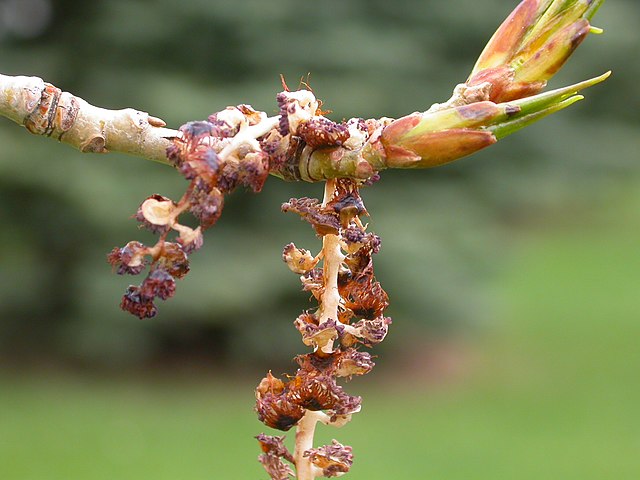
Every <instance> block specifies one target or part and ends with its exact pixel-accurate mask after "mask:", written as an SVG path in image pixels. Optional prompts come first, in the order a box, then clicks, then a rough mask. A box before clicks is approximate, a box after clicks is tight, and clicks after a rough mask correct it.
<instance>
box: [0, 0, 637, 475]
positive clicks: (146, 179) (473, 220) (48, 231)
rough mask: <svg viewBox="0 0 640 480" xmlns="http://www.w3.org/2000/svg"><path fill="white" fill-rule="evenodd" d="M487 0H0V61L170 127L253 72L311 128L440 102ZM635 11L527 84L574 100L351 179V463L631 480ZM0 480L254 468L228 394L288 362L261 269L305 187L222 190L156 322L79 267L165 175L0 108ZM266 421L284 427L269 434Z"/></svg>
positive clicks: (279, 270)
mask: <svg viewBox="0 0 640 480" xmlns="http://www.w3.org/2000/svg"><path fill="white" fill-rule="evenodd" d="M515 4H516V2H515V1H509V2H504V1H498V0H478V1H472V0H450V1H448V2H441V1H437V0H422V1H413V0H396V1H394V2H389V1H386V0H370V1H365V0H361V1H355V0H349V1H345V0H342V1H338V0H331V1H316V2H311V1H301V0H298V1H295V2H294V1H291V0H270V1H258V0H237V1H235V2H228V1H211V0H208V1H204V0H193V1H187V2H172V1H167V0H158V1H154V2H152V1H137V2H131V1H124V0H112V1H108V2H107V1H94V2H83V1H79V0H59V1H51V0H0V72H1V73H4V74H12V75H17V74H24V75H36V76H40V77H42V78H44V79H45V80H46V81H49V82H51V83H53V84H55V85H57V86H59V87H61V88H63V89H65V90H67V91H71V92H73V93H74V94H76V95H78V96H80V97H82V98H84V99H86V100H88V101H90V102H91V103H93V104H96V105H100V106H104V107H109V108H123V107H127V106H131V107H135V108H138V109H141V110H145V111H148V112H150V113H151V114H153V115H155V116H159V117H161V118H163V119H165V120H166V121H167V123H168V124H169V125H170V126H173V127H177V126H179V125H180V124H182V123H184V122H186V121H189V120H194V119H203V118H206V117H207V115H208V114H210V113H211V112H213V111H217V110H220V109H222V108H224V107H225V106H227V105H234V104H238V103H250V104H252V105H253V106H254V107H255V108H258V109H260V110H265V111H267V112H269V113H272V112H275V109H276V107H275V101H274V96H275V93H276V92H277V91H279V89H280V80H279V74H281V73H282V74H284V75H285V77H286V78H287V81H288V83H289V85H291V86H295V85H296V84H297V81H298V79H299V78H301V77H305V78H306V76H307V73H309V72H310V73H311V79H310V84H311V86H312V87H313V89H314V91H315V93H316V94H317V96H318V97H320V98H322V99H323V100H324V101H325V108H329V109H331V110H333V113H332V114H331V115H330V116H331V117H332V118H334V119H341V118H349V117H352V116H363V117H379V116H383V115H385V116H392V117H393V116H401V115H403V114H406V113H409V112H412V111H414V110H424V109H426V108H428V107H429V106H430V105H431V104H432V103H434V102H437V101H443V100H445V99H446V98H448V96H449V94H450V92H451V90H452V88H453V87H454V85H455V84H456V83H458V82H461V81H463V80H464V79H465V78H466V76H467V74H468V72H469V71H470V69H471V66H472V65H473V63H474V61H475V58H476V57H477V55H478V54H479V52H480V50H481V49H482V47H483V45H484V43H486V41H487V40H488V38H489V37H490V35H491V34H492V33H493V31H494V30H495V28H496V27H497V26H498V24H499V23H500V22H501V21H502V20H503V19H504V18H505V17H506V15H507V14H508V13H509V11H510V10H511V9H512V8H513V7H514V6H515ZM638 19H640V4H639V3H638V2H636V1H634V0H617V1H613V0H612V1H609V2H607V3H606V4H605V6H604V7H603V8H602V9H601V11H600V12H599V13H598V15H597V16H596V19H595V22H594V23H595V24H596V25H597V26H599V27H602V28H604V29H605V32H606V33H605V35H604V36H600V37H596V36H591V37H589V38H588V39H587V41H586V42H585V43H584V44H583V45H582V46H581V47H580V48H579V49H578V51H577V53H576V55H575V58H573V59H572V60H570V62H569V63H568V65H567V66H566V67H565V69H564V70H563V71H562V72H561V73H560V74H559V75H558V76H557V77H555V78H554V79H553V80H552V83H551V86H556V87H557V86H561V85H565V84H568V83H573V82H575V81H579V80H582V79H585V78H588V77H591V76H595V75H598V74H600V73H602V72H604V71H606V70H609V69H612V70H613V71H614V75H613V76H612V77H611V78H610V79H609V80H607V82H606V83H605V84H604V85H601V86H598V87H594V88H593V89H591V90H588V91H587V92H586V96H587V99H586V101H584V102H581V103H579V104H577V105H576V106H574V107H572V108H571V109H569V110H568V111H563V112H561V113H559V114H557V115H555V116H553V117H552V118H548V119H546V120H544V121H543V122H541V123H539V124H536V125H535V126H533V127H530V128H528V129H526V130H525V131H523V132H520V133H518V134H516V135H515V136H513V137H509V138H507V139H505V140H503V141H501V142H500V143H499V144H497V145H495V146H493V147H491V148H490V149H488V150H485V151H483V152H481V153H479V154H476V155H474V156H473V157H471V158H469V159H465V160H461V161H459V162H456V163H454V164H451V165H448V166H445V167H441V168H438V169H434V170H430V171H411V172H385V173H384V174H383V177H382V181H380V182H379V183H378V184H376V185H375V186H373V187H371V188H368V189H366V190H364V191H363V197H364V200H365V202H366V204H367V206H368V209H369V212H370V213H371V220H370V225H371V226H370V228H371V229H372V230H373V231H375V232H376V233H378V234H379V235H381V237H382V239H383V248H382V252H381V254H380V255H379V256H378V258H376V259H375V261H376V271H377V276H378V278H379V280H380V281H381V282H382V284H383V286H384V287H385V289H386V290H387V291H388V293H389V295H390V298H391V302H392V305H391V307H390V308H389V310H388V313H389V314H390V315H391V316H392V317H393V318H394V323H393V325H392V328H391V330H390V335H389V337H388V338H387V340H386V341H385V343H384V344H383V345H381V346H380V347H379V348H377V349H376V352H374V353H377V354H378V355H379V357H378V360H377V361H378V364H379V366H378V367H377V369H376V370H375V371H374V372H373V373H372V374H370V375H369V376H367V377H365V378H358V379H356V380H354V381H353V382H351V383H350V384H349V385H348V386H347V389H348V391H350V392H352V393H355V394H361V395H363V397H364V404H363V405H364V407H363V413H362V414H361V415H357V416H356V418H355V419H354V421H353V422H352V423H351V424H350V425H348V426H347V427H345V428H343V429H342V430H341V431H328V430H327V429H323V430H321V431H320V432H319V437H318V442H320V441H324V442H327V441H329V440H330V439H331V438H333V437H336V438H338V439H339V440H340V441H341V442H343V443H350V444H352V445H353V447H354V452H355V456H356V463H355V465H354V467H353V470H352V472H351V473H350V474H349V475H350V478H353V479H365V478H366V479H373V478H440V479H447V480H458V479H460V480H462V479H465V480H466V479H485V478H486V479H489V478H490V479H501V478H509V479H511V478H517V479H540V478H562V479H564V480H569V479H580V480H588V479H594V480H595V479H602V478H616V479H635V478H640V413H639V412H638V408H637V406H638V404H639V402H640V381H639V376H638V367H639V366H640V353H639V351H638V347H637V345H638V335H639V334H640V322H638V320H639V319H640V318H639V317H640V295H639V294H638V290H639V288H638V287H639V286H640V273H639V272H640V268H639V267H640V251H639V248H638V246H639V241H640V188H639V187H640V162H639V161H638V160H640V159H639V158H638V157H639V153H638V152H640V134H639V133H640V132H639V130H638V128H639V124H640V118H639V116H638V111H639V109H640V100H639V97H638V95H637V93H636V92H637V90H636V83H637V79H638V78H640V62H638V58H640V34H639V33H638V31H639V30H638V28H637V22H638ZM0 145H2V153H1V154H0V218H1V219H2V229H0V244H1V245H2V249H1V250H0V479H2V480H49V479H51V480H54V479H56V480H57V479H61V480H62V479H64V480H75V479H77V480H80V479H82V480H91V479H114V478H117V479H122V480H126V479H136V480H139V479H142V478H154V479H156V480H164V479H167V480H168V479H190V480H191V479H198V480H199V479H207V478H238V479H239V478H266V475H265V474H264V473H263V472H262V470H261V467H260V465H259V464H258V463H257V462H255V457H256V456H257V454H258V448H257V443H256V442H255V440H253V438H252V436H253V435H255V434H257V433H259V432H261V431H264V428H263V426H262V425H261V424H260V423H258V422H257V420H256V418H255V415H254V414H253V413H252V404H253V400H252V398H253V397H252V396H253V393H252V389H253V388H254V386H255V384H256V383H257V382H258V380H259V379H260V378H261V376H262V375H263V374H264V373H265V372H266V371H267V370H268V369H273V371H274V372H275V373H280V372H285V371H288V372H291V371H292V370H293V369H294V366H293V364H292V362H291V360H290V359H291V357H292V355H294V354H295V353H296V352H298V353H299V352H302V351H304V349H303V348H302V345H301V343H300V341H299V334H298V332H296V331H295V329H294V328H293V327H292V321H293V319H294V318H295V317H296V316H297V315H298V313H299V312H300V311H301V310H302V309H304V308H309V306H310V304H309V303H308V302H307V295H305V294H303V293H301V292H300V287H299V283H298V280H297V278H296V276H295V275H292V274H291V273H290V272H288V270H287V269H286V267H285V266H284V265H283V264H282V262H281V258H280V252H281V249H282V246H283V245H285V244H286V243H289V242H291V241H294V242H296V244H298V245H299V246H301V247H304V248H309V249H312V250H316V249H317V248H318V240H317V239H316V238H315V237H314V236H313V234H312V231H311V229H310V228H308V226H307V225H306V224H303V223H301V222H300V221H299V220H298V219H297V218H295V217H294V216H286V215H283V214H281V213H280V211H279V207H280V204H281V203H282V202H284V201H286V200H287V199H289V198H290V197H292V196H303V195H305V196H319V195H321V188H322V187H321V185H318V184H315V185H314V184H304V185H302V184H285V183H282V182H280V181H278V180H277V179H270V180H269V181H268V182H267V185H266V187H265V189H264V191H263V192H262V193H261V194H259V195H253V194H250V193H246V192H237V193H235V194H233V195H232V197H231V198H229V200H228V202H227V204H226V206H225V212H224V215H223V217H222V219H221V221H220V222H219V224H218V225H217V226H216V228H214V229H212V230H211V231H210V232H208V235H207V236H206V240H205V247H204V248H203V249H202V250H201V251H199V252H197V253H196V254H194V255H193V256H192V271H191V273H190V274H189V275H188V276H187V277H186V278H185V279H184V280H182V281H181V282H180V283H179V285H178V292H177V295H176V297H175V298H174V299H172V300H171V301H169V302H167V303H166V304H163V305H160V315H159V316H158V317H157V318H155V319H153V320H150V321H139V320H137V319H135V318H133V317H131V316H129V315H127V314H124V313H122V312H121V311H120V310H119V308H118V303H119V298H120V296H121V294H122V292H123V291H124V289H125V288H126V286H127V285H128V282H129V279H128V278H124V277H118V276H117V275H113V274H111V272H110V267H109V266H108V265H107V263H106V261H105V256H106V253H107V252H108V251H110V249H111V248H112V247H113V246H116V245H123V244H124V243H126V242H127V241H129V240H133V239H139V240H143V241H144V240H150V238H151V237H150V236H147V234H146V233H145V232H143V231H140V230H138V229H137V227H136V224H135V222H134V221H133V220H132V219H131V218H130V216H131V214H133V213H134V212H135V210H136V208H137V206H138V205H139V204H140V202H141V201H142V200H143V199H144V198H146V197H147V196H148V195H150V194H152V193H161V194H164V195H167V196H171V197H173V198H176V197H179V195H180V193H181V191H182V189H183V188H184V187H185V183H184V181H183V180H182V178H181V177H180V176H179V175H177V174H176V173H175V172H174V171H173V170H171V169H170V168H167V167H164V166H160V165H157V164H153V163H150V162H144V161H141V160H138V159H135V158H132V157H125V156H120V155H108V156H89V155H81V154H79V153H78V152H76V151H74V150H72V149H70V148H69V147H67V146H63V145H59V144H56V143H54V142H52V141H50V140H47V139H44V138H38V137H35V136H31V135H29V134H27V133H26V132H25V131H24V130H21V129H20V128H19V127H17V126H16V125H14V124H12V123H10V122H9V121H7V120H4V119H2V120H0ZM290 436H292V435H291V434H290Z"/></svg>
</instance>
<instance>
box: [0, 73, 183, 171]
mask: <svg viewBox="0 0 640 480" xmlns="http://www.w3.org/2000/svg"><path fill="white" fill-rule="evenodd" d="M0 115H3V116H5V117H7V118H8V119H10V120H13V121H14V122H16V123H18V124H20V125H23V126H24V127H26V129H27V130H29V131H30V132H31V133H33V134H36V135H44V136H46V137H51V138H55V139H57V140H58V141H60V142H62V143H67V144H69V145H71V146H73V147H75V148H77V149H78V150H80V151H81V152H92V153H107V152H121V153H127V154H129V155H134V156H137V157H142V158H146V159H149V160H155V161H158V162H163V163H167V156H166V149H167V147H169V145H171V140H170V139H171V138H173V137H176V136H178V135H179V133H180V132H178V131H177V130H172V129H169V128H164V127H165V123H164V122H163V121H162V120H160V119H159V118H156V117H152V116H151V115H149V114H148V113H145V112H141V111H138V110H134V109H132V108H125V109H123V110H107V109H105V108H100V107H95V106H93V105H91V104H89V103H88V102H86V101H85V100H83V99H81V98H78V97H76V96H74V95H72V94H70V93H68V92H63V91H62V90H60V89H59V88H57V87H55V86H53V85H51V84H50V83H46V82H44V81H43V80H42V79H40V78H38V77H24V76H17V77H11V76H6V75H0Z"/></svg>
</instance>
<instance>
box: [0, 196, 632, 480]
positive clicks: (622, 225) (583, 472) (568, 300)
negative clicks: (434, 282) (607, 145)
mask: <svg viewBox="0 0 640 480" xmlns="http://www.w3.org/2000/svg"><path fill="white" fill-rule="evenodd" d="M638 191H639V190H638V189H637V188H630V189H629V190H628V191H627V192H618V193H615V194H612V195H611V201H610V202H609V203H608V206H602V207H601V208H600V210H598V211H594V212H592V215H590V216H589V218H590V220H589V221H588V222H584V221H576V222H568V223H567V224H566V226H564V227H558V226H554V228H551V229H549V225H548V224H545V223H543V224H540V225H538V226H535V225H533V226H529V227H528V231H527V232H526V235H522V237H521V238H520V239H516V240H515V243H516V248H515V249H514V254H513V256H512V257H511V258H510V260H509V261H508V262H506V264H505V266H504V267H503V268H502V269H501V271H500V272H499V275H498V276H497V278H496V281H495V284H494V285H493V289H494V294H495V295H496V296H498V297H499V298H501V299H502V300H503V307H504V308H503V309H502V310H501V313H500V318H497V319H496V321H495V322H494V325H493V327H492V328H489V329H487V331H486V332H485V333H484V334H482V335H481V337H480V338H477V337H474V339H473V341H471V342H465V341H464V340H457V342H459V344H460V345H465V346H464V347H462V348H459V349H458V350H456V351H457V352H458V353H457V354H456V355H458V356H459V357H464V358H463V360H462V363H466V364H467V365H468V367H469V368H465V369H462V370H464V373H463V374H462V375H453V376H451V375H449V376H448V377H454V378H455V380H451V379H450V378H449V380H448V381H446V382H437V381H433V380H431V381H424V378H423V376H422V375H421V374H420V371H421V368H422V366H421V365H420V364H416V363H415V362H416V361H417V360H415V359H414V361H413V363H411V361H407V362H408V363H407V364H406V365H404V366H402V365H397V367H398V368H397V370H395V371H392V370H390V369H387V370H384V371H383V372H382V373H380V374H378V375H377V376H376V374H375V373H374V374H372V375H371V377H372V378H363V379H356V380H354V381H353V382H352V383H351V384H350V385H349V386H348V388H349V390H350V391H355V393H358V394H361V395H363V396H364V408H363V411H362V413H361V414H359V415H356V416H355V418H354V420H353V421H352V422H351V424H349V425H348V426H346V427H345V428H343V429H341V430H340V431H336V430H333V429H327V428H321V429H320V431H319V432H318V436H317V441H318V442H328V441H329V440H330V439H331V438H333V437H335V438H338V439H339V440H340V441H342V442H343V443H347V444H351V445H352V446H353V447H354V453H355V464H354V467H353V469H352V472H351V473H350V474H349V478H351V479H353V480H356V479H377V478H379V479H383V478H398V479H400V478H402V479H408V478H425V479H446V480H468V479H477V480H480V479H492V480H495V479H519V480H527V479H532V480H533V479H536V480H537V479H563V480H573V479H575V480H591V479H593V480H601V479H616V480H624V479H629V480H632V479H637V478H640V413H639V409H638V406H639V405H640V382H638V365H640V351H639V349H638V338H639V337H640V322H638V312H639V311H640V295H638V286H639V283H638V267H639V266H640V251H639V249H638V245H639V240H640V218H639V217H638V215H637V206H638V205H640V194H638ZM396 321H397V322H398V323H400V322H402V319H401V318H398V319H396ZM388 342H394V337H393V331H392V332H391V335H390V337H389V339H388ZM461 351H463V352H466V353H460V352H461ZM381 360H385V359H381ZM381 363H382V362H381ZM88 378H91V379H90V380H89V379H88ZM98 378H99V377H98V376H96V375H93V376H91V377H82V376H69V375H66V376H63V377H61V376H58V375H55V374H52V375H49V376H47V375H44V374H42V373H41V374H40V375H38V376H27V377H25V378H19V377H17V376H12V375H10V374H7V373H5V374H3V376H2V377H1V378H0V392H1V394H0V479H2V480H107V479H109V480H113V479H118V480H142V479H154V480H165V479H166V480H169V479H171V480H178V479H179V480H183V479H184V480H187V479H189V480H204V479H258V478H266V475H265V473H264V472H263V471H262V470H261V467H260V465H259V464H258V463H257V462H256V461H255V458H256V456H257V454H258V447H257V444H256V442H255V440H253V438H252V436H254V435H255V434H257V433H259V432H261V431H263V428H262V425H261V424H259V423H258V422H257V420H256V419H255V416H254V415H253V413H252V406H253V405H252V389H253V386H254V384H255V383H256V381H255V380H254V379H250V378H246V377H243V378H239V379H231V378H228V377H221V378H212V377H211V376H208V375H203V376H201V378H200V379H198V377H193V376H188V377H187V378H177V377H175V376H173V377H172V376H170V375H169V376H161V377H158V379H154V378H138V377H136V378H111V379H103V380H99V379H98ZM289 436H290V437H292V436H293V434H292V432H291V433H290V434H289Z"/></svg>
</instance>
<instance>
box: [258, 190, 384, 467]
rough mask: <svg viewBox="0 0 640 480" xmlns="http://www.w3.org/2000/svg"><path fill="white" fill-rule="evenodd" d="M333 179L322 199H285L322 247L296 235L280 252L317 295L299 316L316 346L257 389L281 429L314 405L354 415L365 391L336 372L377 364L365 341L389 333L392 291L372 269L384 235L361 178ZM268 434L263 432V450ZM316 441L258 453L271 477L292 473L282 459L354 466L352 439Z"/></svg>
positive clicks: (331, 415)
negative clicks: (352, 391) (300, 242)
mask: <svg viewBox="0 0 640 480" xmlns="http://www.w3.org/2000/svg"><path fill="white" fill-rule="evenodd" d="M332 184H333V187H334V188H333V190H332V192H331V194H330V195H329V196H328V197H327V196H326V195H325V201H324V202H323V203H320V202H319V201H318V200H315V199H310V198H299V199H295V198H294V199H291V200H289V201H288V202H287V203H285V204H283V206H282V209H283V211H285V212H294V213H297V214H299V215H300V217H301V218H302V219H303V220H306V221H307V222H309V223H310V224H311V226H312V227H313V228H314V229H315V231H316V232H317V234H318V235H319V236H321V237H322V238H323V249H322V251H321V252H320V253H319V254H318V255H317V256H315V257H314V256H313V255H312V254H311V253H310V252H309V251H307V250H304V249H300V248H298V247H296V246H295V245H294V244H292V243H291V244H289V245H287V246H286V247H285V248H284V252H283V260H284V261H285V263H286V264H287V266H288V267H289V268H290V269H291V270H292V271H293V272H294V273H297V274H299V275H300V280H301V282H302V287H303V290H304V291H308V292H310V293H311V294H312V296H313V298H315V299H316V300H317V301H318V308H316V309H315V310H313V311H311V310H309V311H305V312H303V313H302V314H301V315H300V316H299V317H298V318H297V319H296V320H295V321H294V325H295V327H296V328H297V329H298V331H299V332H300V334H301V336H302V342H303V343H304V344H305V345H307V346H309V347H312V349H313V351H312V352H310V353H307V354H304V355H299V356H298V357H296V362H297V363H298V365H299V368H298V370H297V371H296V373H295V375H293V376H289V377H287V379H286V380H282V379H279V378H276V377H275V376H273V375H272V374H271V372H269V373H268V374H267V376H266V377H265V378H264V379H263V380H262V381H261V382H260V384H259V385H258V387H257V389H256V412H257V414H258V418H259V419H260V420H261V421H262V422H263V423H264V424H265V425H267V426H269V427H271V428H276V429H278V430H284V431H287V430H289V429H291V428H292V427H293V426H298V430H299V431H300V429H301V425H302V424H303V423H304V419H305V418H306V417H307V416H309V415H310V414H316V413H321V416H320V417H318V418H319V419H320V420H318V421H323V423H327V424H330V425H334V426H341V425H343V424H344V423H346V422H347V421H349V419H350V417H351V415H352V414H353V413H356V412H358V411H359V410H360V405H361V398H360V397H357V396H351V395H348V394H347V393H345V391H344V389H343V388H342V386H340V385H339V384H338V379H339V378H345V379H347V380H348V379H350V378H351V377H352V376H354V375H364V374H366V373H369V372H370V371H371V370H372V368H373V366H374V362H373V359H372V356H371V354H370V353H369V352H367V351H361V350H360V348H361V347H362V346H365V347H372V346H374V345H376V344H378V343H380V342H381V341H382V340H384V338H385V336H386V334H387V330H388V326H389V324H390V323H391V319H390V318H388V317H385V316H384V310H385V309H386V307H387V306H388V304H389V299H388V296H387V294H386V293H385V291H384V290H383V289H382V287H381V286H380V284H379V283H378V282H377V281H376V279H375V276H374V272H373V262H372V255H373V254H375V253H378V251H379V250H380V238H379V237H378V236H377V235H375V234H373V233H371V232H368V231H367V228H366V225H363V223H362V221H361V219H360V217H361V216H363V215H366V214H367V210H366V208H365V206H364V204H363V202H362V199H361V197H360V194H359V184H358V183H356V182H355V181H353V180H349V179H338V180H335V181H333V182H332ZM320 263H321V266H318V265H319V264H320ZM307 423H308V422H307ZM305 428H308V427H305ZM310 428H313V425H312V426H311V427H310ZM302 436H303V435H297V438H298V437H302ZM264 438H265V436H264V435H262V436H260V437H259V440H260V439H262V440H260V442H261V444H262V445H263V450H264V448H265V447H264ZM269 438H274V437H269ZM277 438H280V439H281V438H282V437H277ZM280 441H281V440H280ZM311 447H312V445H301V444H299V443H297V444H296V452H294V455H293V456H291V455H290V454H288V451H286V450H282V449H280V450H277V451H276V450H275V449H270V450H269V451H268V452H265V453H264V454H263V455H261V457H260V461H261V463H262V464H263V465H264V466H265V468H266V470H267V472H268V473H269V475H270V476H271V478H272V479H281V478H287V477H286V476H284V477H283V476H281V474H282V473H283V472H285V471H287V472H290V469H289V470H287V469H285V468H284V467H283V465H285V464H284V462H283V461H284V460H287V461H289V462H291V463H293V465H294V466H295V467H296V470H297V471H298V472H300V470H301V469H304V468H305V467H304V465H302V464H303V463H307V464H311V465H312V467H313V468H311V470H310V471H311V472H312V473H313V475H312V476H326V477H333V476H337V475H341V474H343V473H345V472H347V471H348V470H349V468H350V466H351V463H352V454H351V448H350V447H346V446H343V445H341V444H340V443H338V442H336V441H335V440H334V442H333V444H332V445H328V446H323V447H320V448H311ZM301 449H302V450H301ZM307 467H309V465H307Z"/></svg>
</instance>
